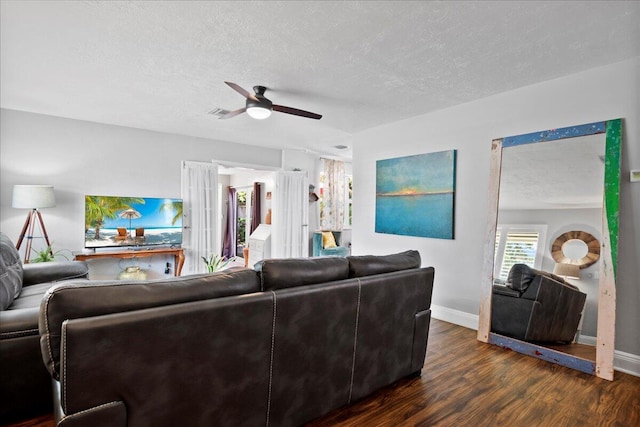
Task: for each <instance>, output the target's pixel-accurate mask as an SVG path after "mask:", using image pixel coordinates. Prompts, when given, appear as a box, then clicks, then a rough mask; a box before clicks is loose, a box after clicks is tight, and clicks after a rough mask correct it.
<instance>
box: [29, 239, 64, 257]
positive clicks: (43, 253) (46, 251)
mask: <svg viewBox="0 0 640 427" xmlns="http://www.w3.org/2000/svg"><path fill="white" fill-rule="evenodd" d="M52 246H53V243H52V244H51V245H47V247H46V248H42V249H40V250H37V249H35V248H31V250H32V251H33V252H35V253H36V256H35V258H31V260H30V262H51V261H55V258H56V257H57V256H61V257H62V258H64V259H66V260H67V261H69V257H67V256H66V255H64V254H63V253H62V252H63V251H67V252H70V251H69V250H68V249H60V250H57V251H55V252H54V251H53V248H52Z"/></svg>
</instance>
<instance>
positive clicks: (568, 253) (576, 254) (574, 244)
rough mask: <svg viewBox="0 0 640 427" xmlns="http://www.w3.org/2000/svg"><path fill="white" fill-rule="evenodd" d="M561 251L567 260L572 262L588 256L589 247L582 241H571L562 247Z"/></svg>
mask: <svg viewBox="0 0 640 427" xmlns="http://www.w3.org/2000/svg"><path fill="white" fill-rule="evenodd" d="M561 250H562V255H564V256H565V258H568V259H569V260H570V261H578V260H580V259H582V258H584V257H585V256H586V255H587V253H588V252H589V247H588V246H587V244H586V243H585V242H583V241H582V240H579V239H571V240H567V241H566V242H565V243H564V244H563V245H562V248H561Z"/></svg>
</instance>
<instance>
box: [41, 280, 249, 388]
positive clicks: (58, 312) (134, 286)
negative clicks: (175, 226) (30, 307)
mask: <svg viewBox="0 0 640 427" xmlns="http://www.w3.org/2000/svg"><path fill="white" fill-rule="evenodd" d="M259 289H260V282H259V281H258V276H257V274H256V272H255V271H253V270H249V269H240V270H235V271H231V272H225V271H222V272H218V273H207V274H197V275H191V276H185V277H175V278H170V279H159V280H149V281H141V282H126V281H117V280H110V281H97V280H87V281H74V282H66V283H64V284H60V285H56V286H53V287H52V288H51V289H49V291H47V293H46V294H45V296H44V298H43V299H42V305H41V307H40V319H39V329H40V346H41V350H42V354H43V358H44V361H45V364H46V366H47V369H48V370H49V372H50V373H51V374H52V375H53V376H54V378H56V379H59V374H60V339H61V331H62V324H63V322H64V321H66V320H68V319H77V318H86V317H92V316H100V315H104V314H112V313H122V312H128V311H134V310H141V309H145V308H152V307H161V306H166V305H172V304H179V303H185V302H192V301H200V300H207V299H214V298H219V297H225V296H231V295H242V294H248V293H253V292H257V291H258V290H259Z"/></svg>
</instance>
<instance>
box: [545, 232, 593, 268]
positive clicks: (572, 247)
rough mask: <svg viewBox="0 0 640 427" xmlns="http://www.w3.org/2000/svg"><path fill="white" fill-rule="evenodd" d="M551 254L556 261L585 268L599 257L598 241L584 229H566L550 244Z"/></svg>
mask: <svg viewBox="0 0 640 427" xmlns="http://www.w3.org/2000/svg"><path fill="white" fill-rule="evenodd" d="M551 256H552V257H553V259H554V261H555V262H557V263H563V264H573V265H577V266H579V267H580V268H586V267H589V266H590V265H593V264H595V263H596V262H597V261H598V259H599V258H600V242H599V241H598V239H596V238H595V237H593V235H591V234H589V233H587V232H586V231H567V232H566V233H563V234H561V235H560V236H558V238H557V239H556V240H555V241H554V242H553V245H551Z"/></svg>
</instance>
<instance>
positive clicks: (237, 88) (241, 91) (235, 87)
mask: <svg viewBox="0 0 640 427" xmlns="http://www.w3.org/2000/svg"><path fill="white" fill-rule="evenodd" d="M225 83H226V84H227V86H229V87H230V88H231V89H233V90H235V91H236V92H238V93H239V94H240V95H242V96H244V97H245V98H250V99H253V100H254V101H258V98H256V96H255V95H254V94H252V93H249V92H248V91H246V90H244V89H243V88H241V87H240V86H238V85H237V84H235V83H231V82H225Z"/></svg>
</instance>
